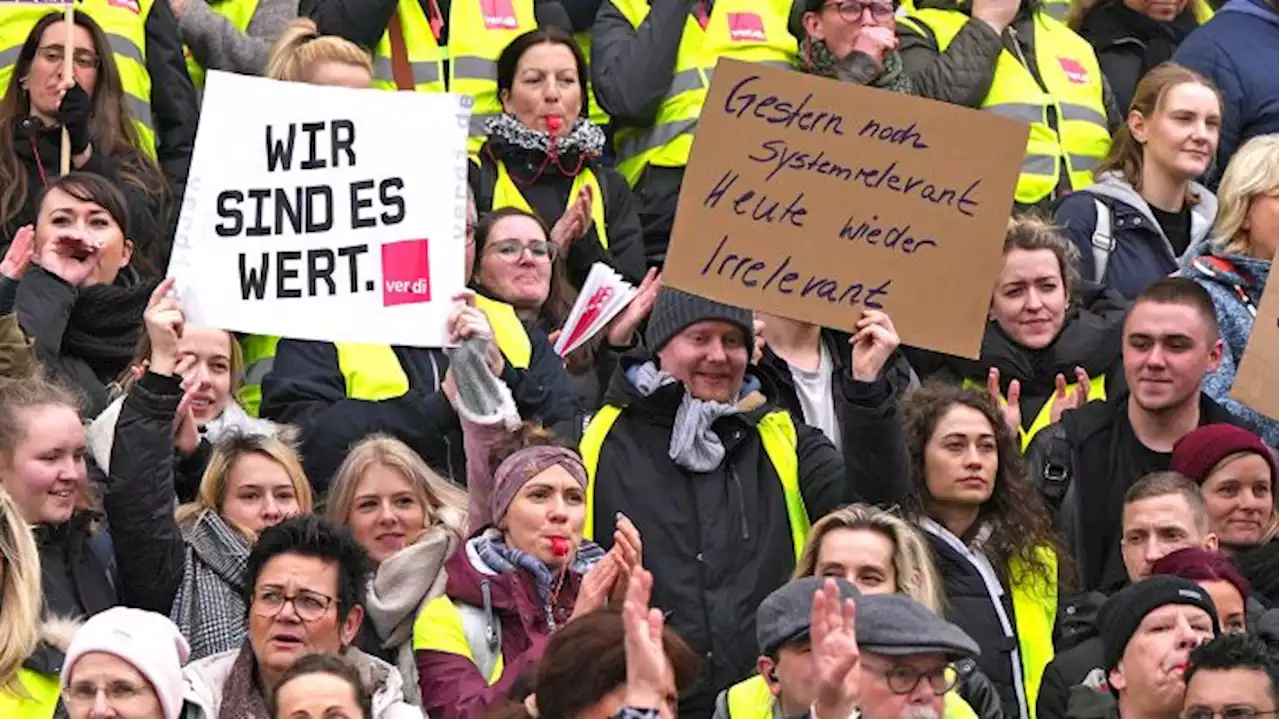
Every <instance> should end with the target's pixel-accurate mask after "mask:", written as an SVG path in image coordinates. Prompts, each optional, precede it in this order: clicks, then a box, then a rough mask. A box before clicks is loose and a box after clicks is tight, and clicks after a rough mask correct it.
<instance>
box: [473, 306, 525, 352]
mask: <svg viewBox="0 0 1280 719" xmlns="http://www.w3.org/2000/svg"><path fill="white" fill-rule="evenodd" d="M476 307H478V308H479V309H480V311H481V312H484V316H485V317H488V318H489V326H490V327H492V328H493V339H494V341H495V342H497V343H498V349H500V350H502V356H503V357H505V358H507V361H508V362H510V363H511V366H512V367H515V368H516V369H529V361H530V360H531V359H532V358H533V343H532V342H530V340H529V331H528V330H527V329H525V327H524V322H523V321H521V320H520V317H519V316H518V315H517V314H516V308H514V307H512V306H511V305H509V304H507V303H505V302H501V301H499V300H492V299H489V298H488V297H485V296H484V295H476Z"/></svg>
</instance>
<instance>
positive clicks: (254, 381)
mask: <svg viewBox="0 0 1280 719" xmlns="http://www.w3.org/2000/svg"><path fill="white" fill-rule="evenodd" d="M280 339H281V338H280V337H273V336H271V335H245V336H244V337H241V338H240V354H241V356H243V357H244V382H243V383H242V384H241V385H240V388H239V389H237V390H236V400H237V401H238V402H239V403H240V406H241V407H243V408H244V411H245V412H247V413H248V414H249V416H250V417H257V416H258V410H259V409H260V408H261V407H262V380H264V379H266V377H267V375H268V374H269V373H270V372H271V369H272V367H274V366H275V363H276V346H277V345H279V344H280Z"/></svg>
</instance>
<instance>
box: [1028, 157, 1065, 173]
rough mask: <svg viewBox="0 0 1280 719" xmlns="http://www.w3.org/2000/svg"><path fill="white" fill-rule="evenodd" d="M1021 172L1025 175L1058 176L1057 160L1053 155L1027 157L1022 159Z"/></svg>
mask: <svg viewBox="0 0 1280 719" xmlns="http://www.w3.org/2000/svg"><path fill="white" fill-rule="evenodd" d="M1022 172H1023V174H1025V175H1056V174H1058V158H1057V157H1055V156H1053V155H1027V156H1026V157H1024V158H1023V159H1022Z"/></svg>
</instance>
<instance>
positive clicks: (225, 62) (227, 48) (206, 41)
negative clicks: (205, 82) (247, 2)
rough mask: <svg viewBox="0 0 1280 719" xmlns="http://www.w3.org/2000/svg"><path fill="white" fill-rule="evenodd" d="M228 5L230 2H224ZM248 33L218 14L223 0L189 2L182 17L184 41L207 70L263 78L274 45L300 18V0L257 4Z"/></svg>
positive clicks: (270, 0) (180, 20) (262, 1)
mask: <svg viewBox="0 0 1280 719" xmlns="http://www.w3.org/2000/svg"><path fill="white" fill-rule="evenodd" d="M222 1H224V2H226V1H229V0H222ZM257 2H258V6H257V9H256V10H255V11H254V13H253V19H251V20H250V21H249V27H248V28H247V29H246V32H240V31H239V30H237V29H236V27H235V25H232V24H231V21H230V20H228V19H227V18H226V17H224V16H222V15H220V14H218V13H217V12H215V11H214V8H215V7H216V6H217V5H218V3H219V0H186V3H185V7H184V8H183V10H182V14H181V15H179V16H178V28H179V29H180V30H181V31H182V41H183V42H184V43H186V44H187V47H189V48H190V49H191V55H192V56H193V57H195V59H196V62H198V63H200V66H201V67H203V68H204V69H206V70H226V71H228V72H236V73H240V74H242V75H261V74H262V73H263V71H264V70H265V69H266V66H267V53H268V52H269V51H270V50H271V43H272V42H274V41H275V39H276V38H277V37H278V36H279V35H280V33H281V32H282V31H283V30H284V29H285V27H286V26H288V25H289V23H291V22H293V20H294V19H295V18H297V17H298V0H257Z"/></svg>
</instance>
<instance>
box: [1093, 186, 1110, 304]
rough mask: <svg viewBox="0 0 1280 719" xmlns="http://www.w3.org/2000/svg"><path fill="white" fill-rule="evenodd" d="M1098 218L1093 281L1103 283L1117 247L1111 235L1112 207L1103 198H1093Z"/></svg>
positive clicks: (1094, 226) (1094, 245) (1095, 223)
mask: <svg viewBox="0 0 1280 719" xmlns="http://www.w3.org/2000/svg"><path fill="white" fill-rule="evenodd" d="M1093 204H1094V208H1095V210H1096V215H1097V219H1096V220H1094V224H1093V239H1092V241H1091V244H1092V245H1093V281H1094V282H1098V283H1101V282H1102V278H1103V276H1105V275H1106V274H1107V262H1108V261H1109V260H1110V259H1111V253H1112V252H1114V251H1115V249H1116V240H1115V238H1114V237H1112V236H1111V207H1110V206H1109V205H1107V203H1105V202H1103V201H1102V199H1101V198H1098V197H1094V198H1093Z"/></svg>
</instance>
